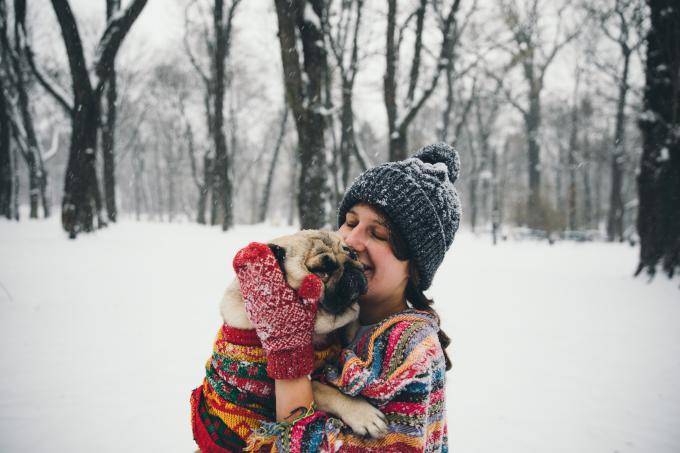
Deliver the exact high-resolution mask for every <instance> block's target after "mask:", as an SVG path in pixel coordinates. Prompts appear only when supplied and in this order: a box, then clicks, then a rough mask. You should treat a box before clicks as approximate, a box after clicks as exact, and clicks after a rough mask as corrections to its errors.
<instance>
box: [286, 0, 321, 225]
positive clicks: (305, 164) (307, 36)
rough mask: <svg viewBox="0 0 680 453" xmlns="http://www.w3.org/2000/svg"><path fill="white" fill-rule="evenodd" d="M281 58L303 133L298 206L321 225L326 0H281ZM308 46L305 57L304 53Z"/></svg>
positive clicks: (304, 218)
mask: <svg viewBox="0 0 680 453" xmlns="http://www.w3.org/2000/svg"><path fill="white" fill-rule="evenodd" d="M275 3H276V16H277V18H278V24H279V41H280V43H281V61H282V63H283V73H284V74H285V78H284V80H285V89H286V99H287V101H288V106H289V107H290V110H291V112H292V114H293V118H294V119H295V127H296V129H297V134H298V156H299V161H300V176H299V185H298V200H297V201H298V203H297V204H298V211H299V214H300V224H301V227H302V228H319V227H321V226H322V225H323V224H324V223H325V221H326V214H325V206H324V201H325V197H326V195H327V193H328V183H327V173H328V172H327V168H326V155H325V152H326V151H325V146H326V145H325V138H324V131H325V128H326V119H325V118H324V109H323V103H322V96H321V94H322V86H323V77H324V74H325V72H326V69H327V68H326V66H327V61H326V51H325V49H324V46H323V39H324V36H323V31H322V28H321V24H322V21H323V17H324V14H325V3H324V2H323V1H322V0H309V1H306V0H294V1H288V0H276V1H275ZM298 43H300V44H301V47H302V57H303V58H301V57H300V54H299V53H298Z"/></svg>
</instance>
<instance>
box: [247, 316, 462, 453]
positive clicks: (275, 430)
mask: <svg viewBox="0 0 680 453" xmlns="http://www.w3.org/2000/svg"><path fill="white" fill-rule="evenodd" d="M438 330H439V327H438V325H437V321H436V319H435V318H434V316H432V315H431V314H429V313H427V312H424V311H419V310H405V311H403V312H401V313H398V314H396V315H392V316H390V317H388V318H386V319H385V320H383V321H382V322H380V323H378V324H377V325H376V326H375V328H373V329H371V330H368V331H367V332H365V333H364V334H363V335H362V337H361V338H360V339H359V341H358V342H356V344H355V345H354V347H353V348H351V349H343V350H342V352H341V353H340V355H339V359H338V360H337V363H336V364H334V365H327V366H326V368H325V370H324V377H325V379H326V381H327V383H328V384H330V385H333V386H335V387H337V388H338V389H340V391H342V392H343V393H345V394H347V395H360V396H362V397H364V398H366V399H367V400H368V401H369V402H370V403H372V404H373V405H375V406H376V407H377V408H379V409H380V410H381V411H382V412H383V413H384V414H385V416H386V417H387V420H388V434H387V435H386V436H385V437H384V438H380V439H366V438H364V437H361V436H359V435H355V434H354V433H353V432H352V430H351V429H350V428H349V427H347V426H346V425H344V424H343V423H342V422H341V421H340V420H338V419H336V418H333V417H331V416H330V415H328V414H326V413H324V412H322V411H316V412H314V413H311V414H306V415H305V416H303V417H300V418H299V419H297V420H296V421H294V422H293V423H286V422H282V423H276V422H269V423H264V424H263V426H262V427H261V428H260V429H259V430H258V431H257V432H256V433H255V434H254V435H253V436H252V437H251V441H250V445H251V447H252V448H254V449H257V448H259V447H260V446H261V445H265V444H268V443H274V447H273V450H272V451H281V452H288V451H290V452H317V451H321V452H359V451H361V452H366V451H375V452H386V451H393V452H447V451H448V443H447V428H446V419H445V413H444V381H445V371H446V368H445V359H444V354H443V350H442V348H441V345H440V343H439V339H438V336H437V332H438Z"/></svg>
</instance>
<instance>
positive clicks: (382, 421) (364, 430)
mask: <svg viewBox="0 0 680 453" xmlns="http://www.w3.org/2000/svg"><path fill="white" fill-rule="evenodd" d="M341 418H342V421H343V422H344V423H345V424H346V425H347V426H349V427H350V428H352V431H354V433H355V434H357V435H360V436H367V437H373V438H378V437H384V436H385V435H387V418H386V417H385V414H383V413H382V412H381V411H380V409H377V408H376V407H374V406H373V405H371V404H370V403H368V402H367V401H364V400H363V399H360V398H357V399H353V401H352V410H351V413H350V414H343V416H342V417H341Z"/></svg>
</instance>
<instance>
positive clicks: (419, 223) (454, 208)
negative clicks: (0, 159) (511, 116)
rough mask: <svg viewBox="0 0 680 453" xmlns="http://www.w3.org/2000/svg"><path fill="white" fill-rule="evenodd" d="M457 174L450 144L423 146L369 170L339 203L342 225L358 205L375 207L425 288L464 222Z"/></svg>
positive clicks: (359, 177) (453, 151)
mask: <svg viewBox="0 0 680 453" xmlns="http://www.w3.org/2000/svg"><path fill="white" fill-rule="evenodd" d="M459 172H460V158H459V157H458V152H457V151H456V150H454V149H453V148H451V147H450V146H449V145H447V144H446V143H436V144H433V145H428V146H425V147H424V148H421V149H420V150H418V151H417V152H416V154H415V155H414V156H413V157H411V158H408V159H405V160H402V161H399V162H388V163H386V164H382V165H379V166H377V167H373V168H371V169H369V170H366V171H365V172H363V173H362V174H361V175H359V176H358V177H357V178H356V179H355V180H354V182H353V183H352V185H351V187H350V188H349V190H347V192H346V193H345V196H344V198H343V199H342V201H341V202H340V207H339V208H338V226H342V224H344V223H345V216H346V215H347V211H349V209H350V208H351V207H352V206H354V205H355V204H357V203H367V204H369V205H373V206H376V207H377V208H378V209H380V210H381V211H382V212H383V213H384V214H385V215H387V217H388V218H389V220H390V222H391V223H392V224H393V225H394V227H395V228H396V229H397V230H398V231H397V233H398V234H399V235H400V236H401V237H402V238H403V239H404V241H405V242H406V244H407V246H408V249H409V257H410V258H411V259H412V260H413V262H414V264H415V266H416V269H418V274H419V276H420V289H421V290H426V289H427V288H429V287H430V284H431V283H432V278H433V277H434V273H435V272H436V271H437V268H438V267H439V265H440V264H441V263H442V261H443V259H444V254H445V253H446V251H447V250H448V249H449V247H450V246H451V243H452V242H453V238H454V236H455V234H456V230H458V225H459V223H460V216H461V206H460V200H459V198H458V193H457V192H456V189H455V188H454V187H453V183H454V182H456V179H458V173H459Z"/></svg>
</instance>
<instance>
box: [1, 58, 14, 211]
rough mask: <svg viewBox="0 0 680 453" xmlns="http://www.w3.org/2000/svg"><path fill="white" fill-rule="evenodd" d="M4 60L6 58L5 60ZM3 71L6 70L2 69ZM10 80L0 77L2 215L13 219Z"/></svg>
mask: <svg viewBox="0 0 680 453" xmlns="http://www.w3.org/2000/svg"><path fill="white" fill-rule="evenodd" d="M3 59H4V58H3ZM0 69H2V70H3V72H4V69H5V68H0ZM8 80H9V78H8V77H5V75H4V74H3V77H0V215H1V216H4V217H7V218H8V219H11V218H12V192H13V186H14V182H13V177H14V175H13V173H14V172H13V167H14V166H13V165H12V149H11V144H12V141H11V137H12V129H11V128H12V126H11V124H10V118H9V112H8V108H9V105H8V99H7V98H6V94H7V88H8V87H7V82H8Z"/></svg>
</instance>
